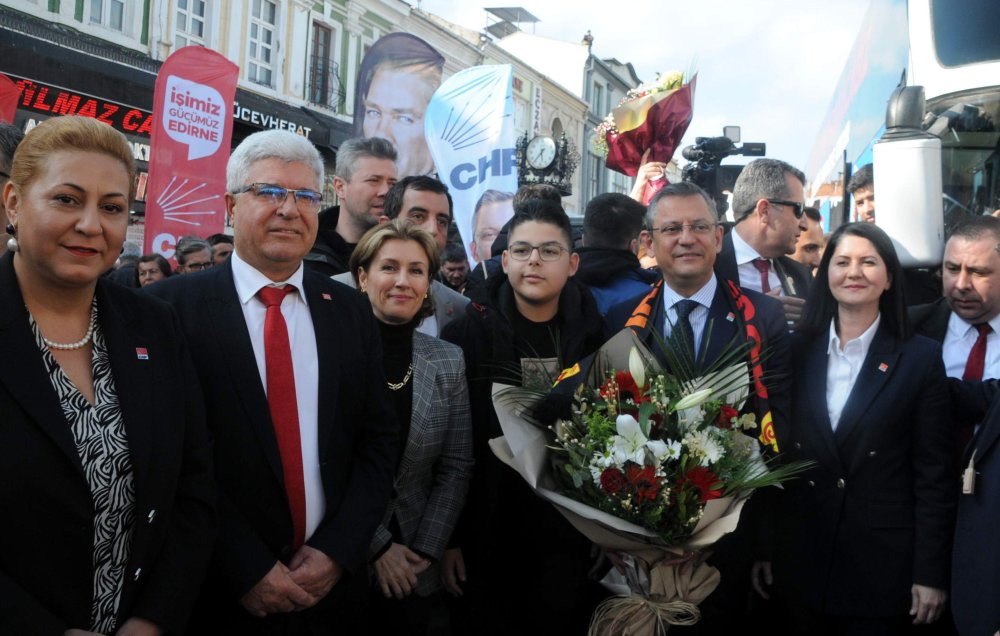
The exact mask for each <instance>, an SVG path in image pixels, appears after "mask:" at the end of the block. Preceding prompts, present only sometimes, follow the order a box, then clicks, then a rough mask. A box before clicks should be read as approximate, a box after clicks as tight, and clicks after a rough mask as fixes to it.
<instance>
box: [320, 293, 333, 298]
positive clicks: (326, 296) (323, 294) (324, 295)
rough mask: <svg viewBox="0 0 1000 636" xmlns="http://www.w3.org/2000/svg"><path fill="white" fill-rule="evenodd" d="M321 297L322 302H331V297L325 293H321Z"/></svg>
mask: <svg viewBox="0 0 1000 636" xmlns="http://www.w3.org/2000/svg"><path fill="white" fill-rule="evenodd" d="M321 296H323V300H333V297H332V296H331V295H330V294H328V293H326V292H323V293H322V294H321Z"/></svg>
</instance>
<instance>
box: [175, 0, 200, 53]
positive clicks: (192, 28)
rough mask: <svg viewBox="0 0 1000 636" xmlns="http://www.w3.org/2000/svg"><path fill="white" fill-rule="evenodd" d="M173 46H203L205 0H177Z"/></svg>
mask: <svg viewBox="0 0 1000 636" xmlns="http://www.w3.org/2000/svg"><path fill="white" fill-rule="evenodd" d="M174 31H175V36H174V46H175V47H176V48H178V49H179V48H181V47H182V46H188V45H189V44H200V45H201V46H205V0H177V24H176V26H175V27H174Z"/></svg>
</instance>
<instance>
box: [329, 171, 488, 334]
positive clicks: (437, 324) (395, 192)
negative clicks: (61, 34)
mask: <svg viewBox="0 0 1000 636" xmlns="http://www.w3.org/2000/svg"><path fill="white" fill-rule="evenodd" d="M382 212H383V214H382V215H381V216H380V217H379V222H380V223H387V222H389V221H392V220H395V219H397V218H399V219H403V220H404V221H406V222H407V223H410V224H412V225H416V226H417V227H419V228H420V229H422V230H424V231H425V232H427V233H428V234H430V235H431V236H433V237H434V242H435V244H436V245H437V248H438V251H439V252H443V251H444V248H445V242H446V241H447V240H448V228H449V227H451V194H450V193H449V192H448V186H446V185H445V184H443V183H442V182H440V181H438V180H437V179H435V178H434V177H427V176H412V177H406V178H404V179H402V180H400V181H398V182H396V184H395V185H393V186H392V188H390V189H389V191H388V192H387V193H386V195H385V205H384V207H383V210H382ZM333 280H335V281H337V282H338V283H343V284H345V285H347V286H349V287H354V276H353V275H352V273H351V272H344V273H343V274H337V275H336V276H334V277H333ZM429 293H430V295H431V299H432V300H433V301H434V314H433V315H431V316H427V317H426V318H424V319H423V320H422V321H421V322H420V326H418V327H417V330H418V331H420V332H421V333H424V334H427V335H428V336H431V337H433V338H436V337H437V336H438V334H440V333H441V330H442V329H444V327H445V325H447V324H448V323H449V322H451V321H452V320H453V319H455V318H457V317H458V316H459V314H461V313H462V312H461V309H462V307H464V306H465V304H466V303H468V302H469V299H468V298H466V297H465V296H462V295H461V294H459V293H458V292H456V291H454V290H451V289H449V288H448V286H447V285H445V284H444V283H442V282H441V281H439V280H432V281H431V287H430V292H429Z"/></svg>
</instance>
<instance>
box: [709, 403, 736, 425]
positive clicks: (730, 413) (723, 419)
mask: <svg viewBox="0 0 1000 636" xmlns="http://www.w3.org/2000/svg"><path fill="white" fill-rule="evenodd" d="M739 416H740V412H739V411H737V410H736V409H734V408H733V407H731V406H729V405H728V404H723V405H722V408H720V409H719V417H717V418H716V419H715V425H716V426H718V427H719V428H732V427H733V418H736V417H739Z"/></svg>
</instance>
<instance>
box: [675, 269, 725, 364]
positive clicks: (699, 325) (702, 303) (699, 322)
mask: <svg viewBox="0 0 1000 636" xmlns="http://www.w3.org/2000/svg"><path fill="white" fill-rule="evenodd" d="M718 285H719V283H718V281H717V280H716V278H715V274H712V278H711V279H709V281H708V282H707V283H705V286H704V287H702V288H701V289H699V290H698V291H696V292H695V293H694V294H692V295H691V296H681V295H680V294H678V293H677V292H675V291H674V290H672V289H670V286H669V285H667V284H666V282H664V284H663V308H664V309H665V311H664V312H663V314H664V316H665V318H664V319H663V323H664V324H663V339H664V340H666V339H667V338H669V337H670V334H671V332H672V331H673V326H674V325H675V324H677V310H676V309H674V305H676V304H677V303H678V302H680V301H682V300H685V299H687V300H693V301H695V302H696V303H698V306H697V307H695V308H694V309H692V310H691V313H690V314H689V315H688V322H689V323H691V331H692V332H693V333H694V350H695V351H696V352H698V351H701V336H702V334H703V333H704V332H705V324H706V323H707V322H708V308H709V307H711V306H712V300H713V299H714V298H715V289H716V287H718ZM696 355H697V354H696Z"/></svg>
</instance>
